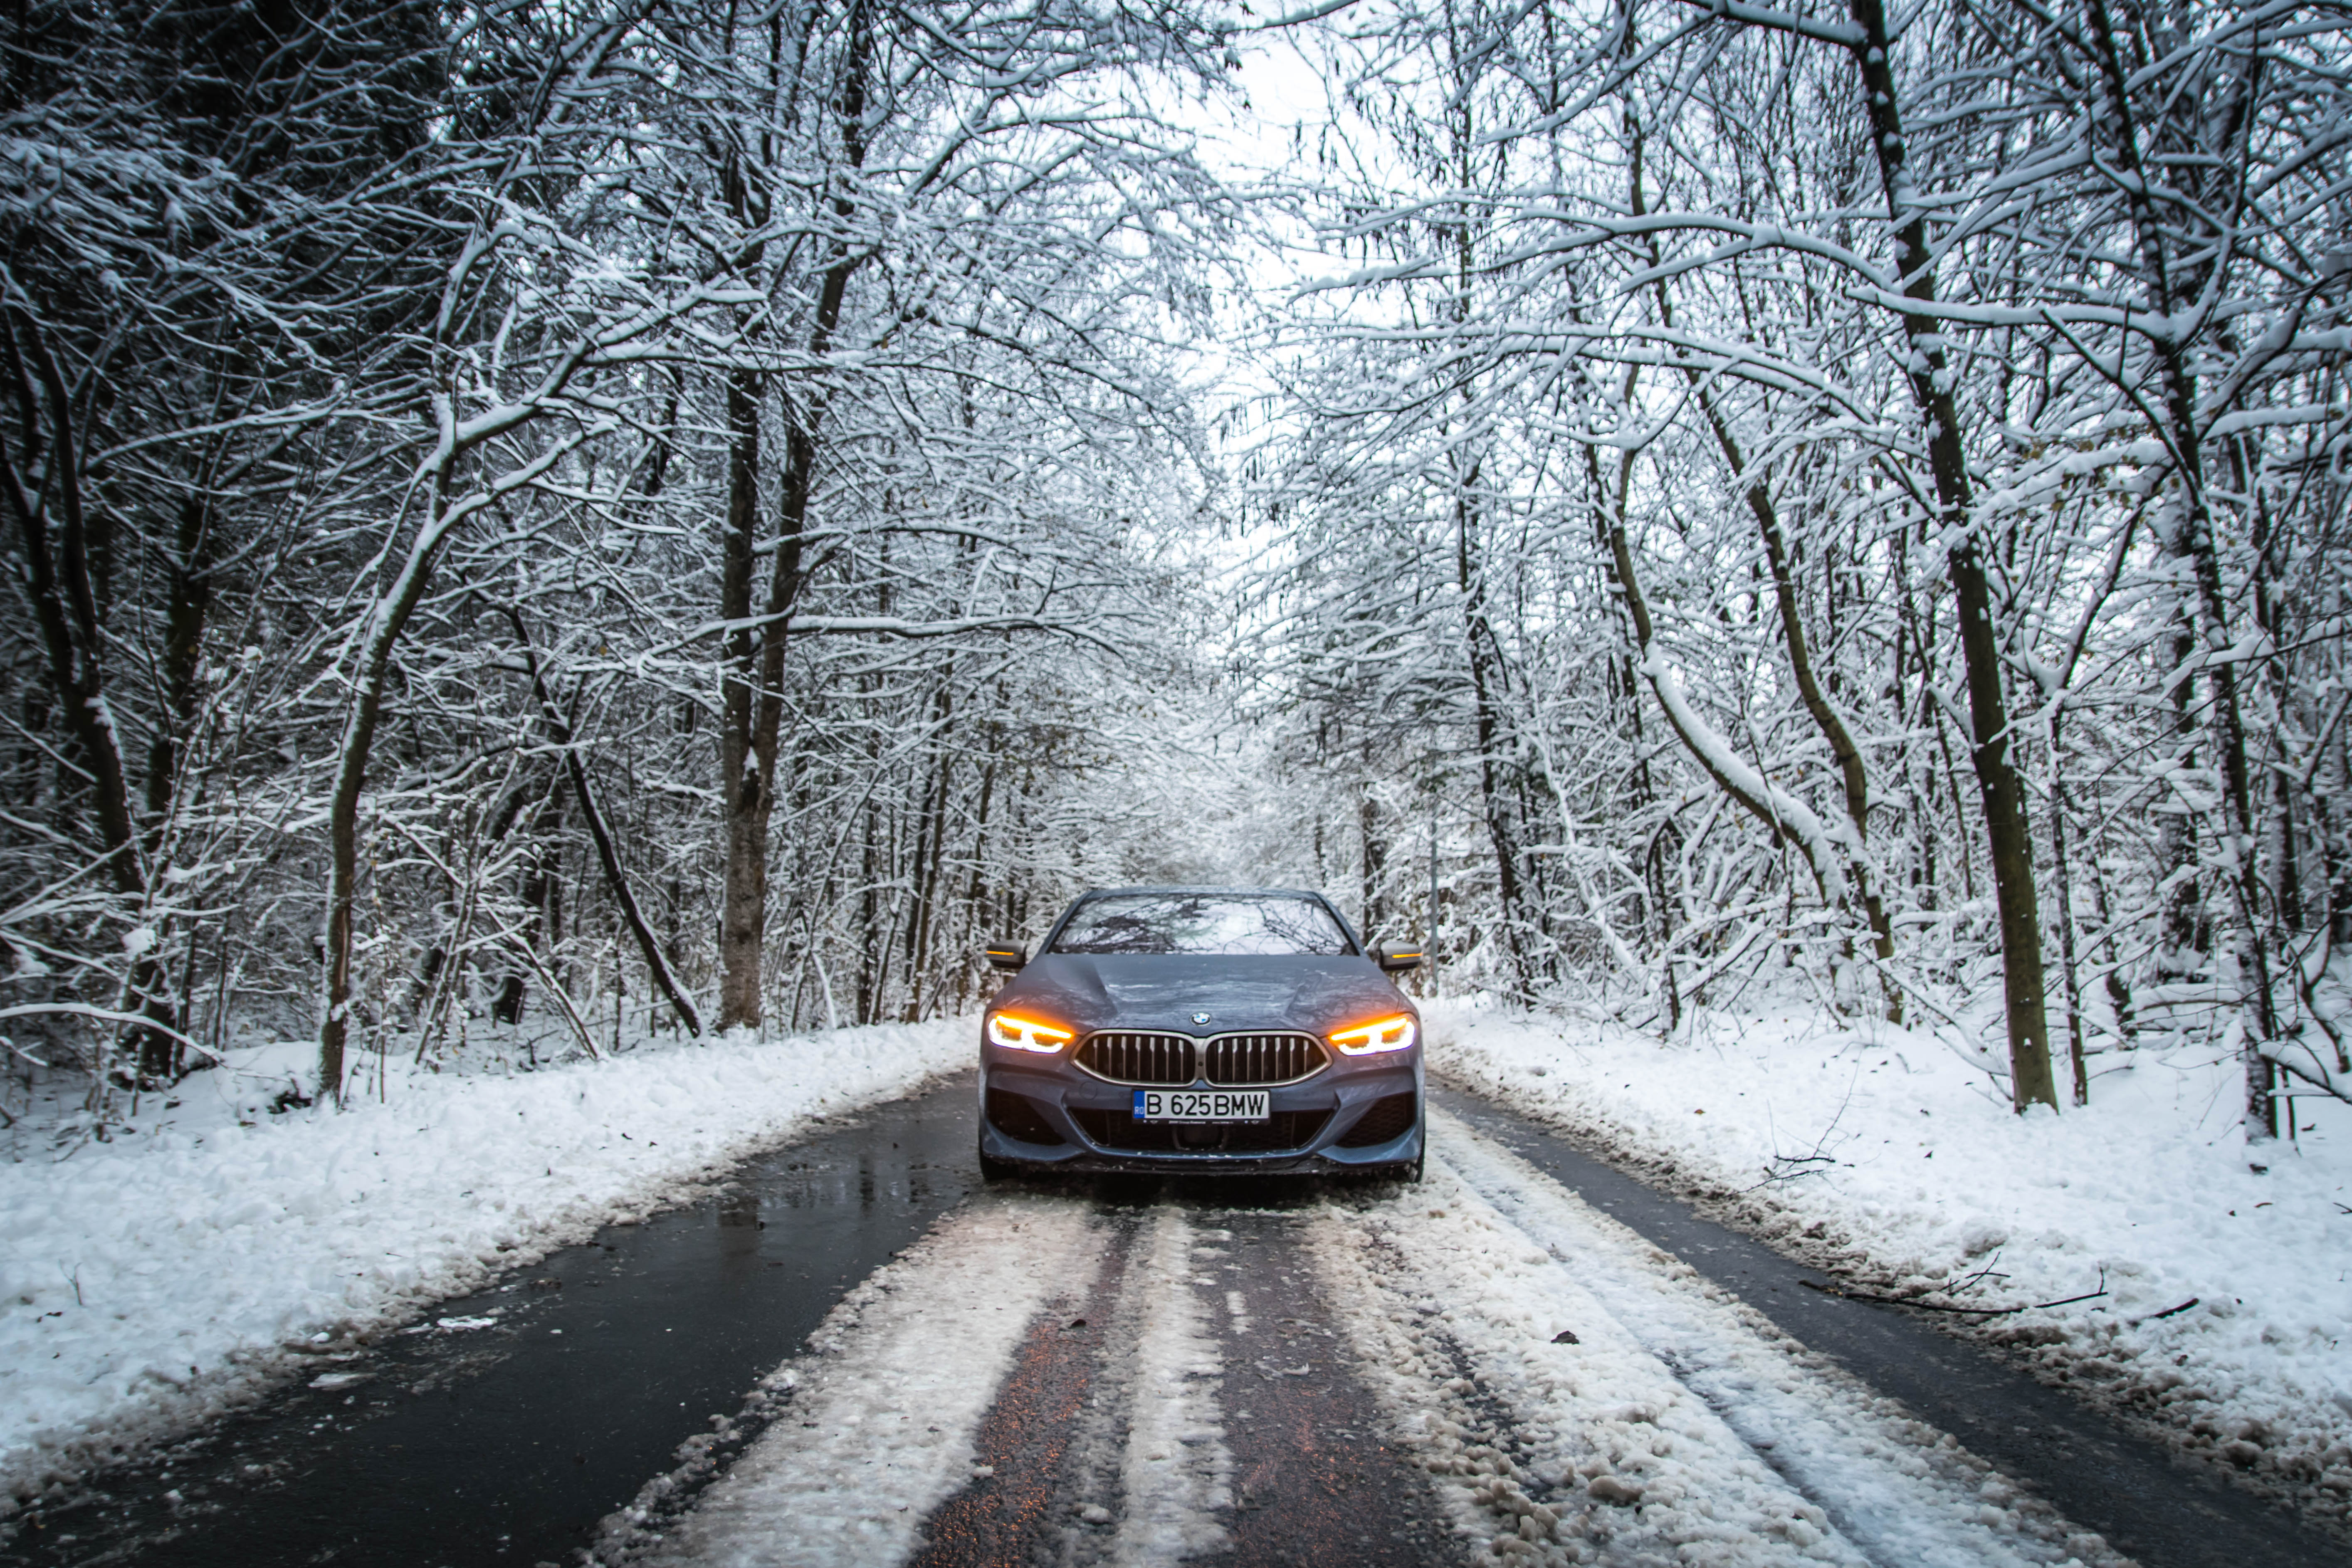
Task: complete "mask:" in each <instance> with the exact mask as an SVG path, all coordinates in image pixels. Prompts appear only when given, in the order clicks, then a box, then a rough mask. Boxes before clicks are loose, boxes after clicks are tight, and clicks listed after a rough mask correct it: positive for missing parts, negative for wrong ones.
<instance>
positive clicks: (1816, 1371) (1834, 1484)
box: [1431, 1111, 2123, 1568]
mask: <svg viewBox="0 0 2352 1568" xmlns="http://www.w3.org/2000/svg"><path fill="white" fill-rule="evenodd" d="M1431 1128H1432V1131H1433V1133H1434V1135H1435V1136H1436V1137H1437V1138H1438V1139H1440V1140H1442V1141H1443V1147H1444V1161H1445V1165H1446V1168H1447V1172H1448V1173H1449V1174H1450V1175H1452V1176H1454V1177H1458V1178H1459V1179H1460V1180H1461V1181H1462V1182H1463V1183H1464V1184H1465V1185H1466V1186H1467V1187H1468V1188H1469V1189H1470V1190H1471V1191H1473V1192H1475V1194H1477V1195H1478V1197H1479V1198H1480V1199H1481V1200H1483V1202H1484V1204H1485V1205H1490V1207H1491V1210H1492V1213H1493V1215H1495V1216H1496V1217H1498V1218H1500V1219H1503V1220H1507V1222H1508V1223H1509V1224H1510V1226H1512V1227H1513V1228H1515V1229H1517V1231H1518V1232H1519V1233H1520V1234H1522V1235H1524V1236H1525V1237H1527V1238H1528V1240H1529V1241H1531V1242H1533V1243H1535V1244H1536V1246H1538V1247H1540V1248H1542V1249H1543V1250H1544V1251H1546V1252H1547V1253H1549V1255H1550V1256H1551V1257H1552V1258H1554V1259H1555V1260H1556V1261H1558V1262H1559V1263H1560V1264H1561V1265H1562V1266H1563V1267H1566V1268H1570V1269H1571V1270H1573V1271H1574V1273H1575V1275H1576V1277H1577V1279H1578V1280H1579V1282H1580V1283H1581V1284H1582V1285H1583V1286H1584V1288H1585V1289H1587V1290H1588V1291H1589V1292H1591V1297H1592V1300H1593V1301H1594V1302H1595V1303H1596V1304H1597V1305H1598V1306H1600V1307H1601V1309H1602V1310H1605V1311H1606V1312H1607V1313H1608V1314H1609V1315H1610V1317H1611V1319H1612V1320H1613V1321H1614V1322H1615V1323H1616V1324H1617V1325H1619V1326H1621V1327H1622V1328H1623V1330H1624V1331H1626V1332H1627V1333H1628V1334H1630V1335H1631V1336H1632V1337H1633V1340H1634V1341H1636V1342H1639V1343H1640V1345H1641V1346H1642V1348H1643V1350H1644V1351H1646V1352H1648V1353H1649V1354H1650V1355H1652V1356H1654V1357H1655V1358H1656V1359H1657V1361H1658V1362H1659V1363H1661V1364H1662V1365H1663V1366H1664V1367H1665V1368H1667V1369H1669V1370H1670V1371H1671V1372H1672V1373H1673V1374H1674V1376H1675V1380H1676V1381H1678V1382H1680V1383H1681V1384H1683V1385H1684V1386H1685V1387H1686V1388H1688V1389H1689V1390H1690V1391H1691V1392H1692V1393H1694V1394H1697V1395H1699V1397H1700V1398H1702V1399H1704V1400H1705V1401H1706V1404H1707V1405H1708V1407H1709V1408H1710V1409H1712V1410H1714V1411H1715V1412H1716V1413H1717V1415H1721V1416H1722V1417H1723V1419H1724V1421H1725V1423H1726V1424H1727V1426H1728V1427H1729V1429H1730V1431H1731V1432H1732V1433H1733V1434H1734V1435H1735V1436H1738V1439H1739V1441H1740V1442H1742V1443H1744V1444H1745V1445H1747V1447H1748V1448H1749V1449H1751V1450H1753V1451H1754V1452H1755V1453H1756V1454H1757V1455H1758V1456H1759V1458H1762V1459H1763V1460H1764V1461H1765V1462H1766V1463H1767V1464H1769V1466H1770V1467H1771V1468H1772V1469H1773V1470H1775V1471H1776V1472H1778V1474H1779V1475H1780V1477H1781V1478H1782V1479H1784V1480H1786V1481H1787V1482H1788V1483H1789V1484H1790V1485H1791V1486H1792V1487H1794V1488H1795V1489H1797V1490H1798V1491H1800V1492H1801V1494H1802V1495H1803V1496H1804V1498H1805V1499H1806V1500H1810V1501H1811V1502H1813V1503H1815V1504H1817V1505H1818V1506H1819V1507H1820V1508H1821V1509H1822V1511H1823V1512H1824V1513H1825V1514H1826V1515H1827V1517H1828V1524H1829V1527H1830V1528H1831V1529H1832V1530H1833V1531H1835V1533H1837V1534H1838V1535H1841V1536H1843V1537H1844V1538H1845V1539H1846V1540H1847V1541H1849V1542H1852V1543H1853V1545H1854V1546H1855V1547H1856V1548H1858V1549H1859V1550H1860V1551H1861V1552H1862V1554H1863V1555H1864V1557H1866V1558H1867V1559H1868V1560H1869V1561H1870V1562H1873V1563H1905V1564H1907V1565H1909V1568H2000V1565H2007V1568H2018V1565H2021V1564H2026V1563H2057V1562H2060V1561H2062V1560H2077V1559H2079V1560H2086V1561H2090V1562H2105V1563H2118V1562H2121V1561H2123V1560H2122V1559H2120V1558H2117V1557H2116V1554H2115V1553H2114V1552H2110V1551H2108V1550H2107V1549H2106V1547H2105V1543H2104V1542H2101V1541H2100V1540H2099V1538H2098V1537H2097V1536H2095V1535H2093V1534H2090V1533H2088V1532H2082V1531H2074V1530H2073V1529H2072V1528H2071V1527H2069V1526H2068V1525H2066V1524H2065V1522H2064V1521H2061V1520H2058V1519H2056V1518H2055V1517H2054V1516H2053V1515H2052V1514H2051V1513H2050V1512H2049V1510H2047V1509H2046V1508H2044V1507H2042V1505H2040V1504H2038V1503H2036V1502H2035V1501H2034V1500H2032V1499H2031V1498H2030V1497H2027V1496H2023V1495H2021V1494H2020V1492H2019V1490H2018V1489H2017V1488H2016V1487H2014V1486H2013V1485H2011V1484H2010V1483H2009V1482H2008V1480H2007V1479H2004V1478H2003V1477H2001V1476H2000V1474H1999V1473H1997V1472H1996V1471H1994V1470H1992V1469H1990V1468H1988V1467H1986V1466H1984V1465H1983V1464H1981V1463H1980V1462H1979V1461H1978V1460H1977V1459H1976V1458H1974V1457H1972V1456H1970V1455H1969V1454H1968V1453H1967V1452H1966V1451H1965V1450H1963V1449H1962V1448H1961V1447H1959V1446H1958V1443H1957V1442H1955V1441H1954V1439H1953V1438H1952V1437H1951V1436H1948V1435H1947V1434H1944V1433H1940V1432H1937V1431H1936V1430H1935V1429H1934V1428H1932V1427H1929V1426H1924V1425H1922V1424H1921V1423H1920V1422H1918V1421H1916V1420H1915V1419H1913V1418H1912V1417H1911V1416H1910V1415H1909V1414H1908V1413H1907V1412H1906V1411H1905V1410H1904V1409H1903V1408H1902V1407H1901V1406H1900V1405H1897V1404H1896V1403H1895V1401H1893V1400H1890V1399H1886V1398H1885V1397H1883V1396H1881V1395H1879V1394H1876V1393H1874V1391H1872V1390H1871V1389H1870V1388H1868V1387H1867V1386H1865V1385H1864V1384H1860V1383H1858V1382H1856V1381H1855V1380H1854V1379H1853V1377H1852V1376H1850V1375H1848V1374H1847V1373H1844V1372H1843V1370H1841V1369H1840V1368H1839V1367H1837V1366H1836V1364H1835V1363H1832V1362H1829V1361H1827V1360H1825V1359H1823V1358H1821V1357H1817V1356H1815V1355H1813V1354H1811V1352H1808V1351H1807V1350H1805V1348H1804V1347H1803V1346H1801V1345H1800V1344H1798V1343H1797V1342H1794V1341H1793V1340H1791V1339H1790V1338H1789V1337H1788V1336H1787V1335H1786V1334H1783V1333H1781V1332H1780V1331H1779V1330H1778V1329H1776V1328H1775V1327H1774V1326H1773V1325H1772V1323H1771V1322H1770V1321H1769V1320H1768V1319H1766V1318H1765V1317H1764V1316H1763V1315H1762V1314H1761V1313H1759V1312H1758V1311H1756V1310H1754V1309H1753V1308H1751V1307H1748V1306H1747V1305H1745V1304H1743V1303H1742V1302H1740V1300H1738V1298H1737V1297H1736V1296H1733V1295H1731V1294H1730V1293H1728V1292H1727V1291H1725V1290H1723V1289H1719V1288H1717V1287H1715V1286H1713V1285H1710V1284H1708V1283H1707V1282H1706V1280H1705V1279H1702V1278H1701V1277H1700V1276H1699V1275H1698V1274H1697V1273H1696V1271H1695V1270H1693V1269H1692V1268H1689V1267H1688V1266H1687V1265H1685V1264H1684V1263H1683V1262H1681V1261H1680V1260H1679V1259H1675V1258H1670V1257H1668V1256H1667V1255H1666V1254H1664V1253H1663V1252H1660V1251H1659V1250H1658V1249H1657V1248H1656V1247H1653V1246H1652V1245H1650V1243H1649V1242H1647V1241H1645V1240H1643V1238H1642V1237H1640V1236H1639V1235H1637V1234H1635V1233H1634V1232H1633V1231H1632V1230H1630V1229H1628V1228H1627V1227H1626V1226H1623V1225H1621V1224H1619V1223H1618V1222H1617V1221H1616V1220H1613V1219H1612V1218H1610V1217H1609V1216H1608V1215H1604V1214H1601V1213H1599V1212H1598V1211H1596V1210H1595V1209H1593V1208H1592V1207H1591V1205H1588V1204H1586V1203H1585V1202H1584V1201H1583V1200H1582V1199H1581V1198H1580V1197H1578V1196H1577V1195H1576V1194H1574V1193H1571V1192H1570V1191H1568V1190H1567V1189H1566V1188H1564V1187H1562V1186H1561V1185H1560V1184H1559V1183H1557V1182H1555V1181H1553V1180H1552V1179H1551V1178H1550V1177H1549V1176H1547V1175H1545V1174H1544V1173H1541V1172H1539V1171H1538V1170H1536V1169H1535V1168H1533V1167H1532V1166H1530V1165H1528V1163H1526V1162H1525V1161H1523V1160H1521V1159H1519V1158H1518V1157H1517V1155H1516V1154H1513V1153H1512V1152H1510V1151H1509V1150H1507V1149H1506V1148H1504V1147H1503V1146H1502V1145H1501V1144H1499V1143H1496V1142H1493V1141H1492V1140H1490V1139H1487V1138H1484V1137H1481V1136H1480V1135H1479V1134H1478V1133H1476V1132H1475V1131H1473V1130H1472V1129H1470V1128H1468V1127H1466V1126H1465V1125H1463V1124H1462V1123H1461V1122H1460V1121H1457V1120H1455V1119H1454V1118H1453V1117H1451V1116H1447V1115H1445V1114H1444V1112H1442V1111H1440V1112H1437V1113H1435V1114H1433V1116H1432V1118H1431ZM1584 1337H1585V1338H1587V1339H1588V1340H1589V1339H1590V1338H1591V1330H1590V1329H1589V1328H1588V1329H1586V1330H1585V1331H1584Z"/></svg>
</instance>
